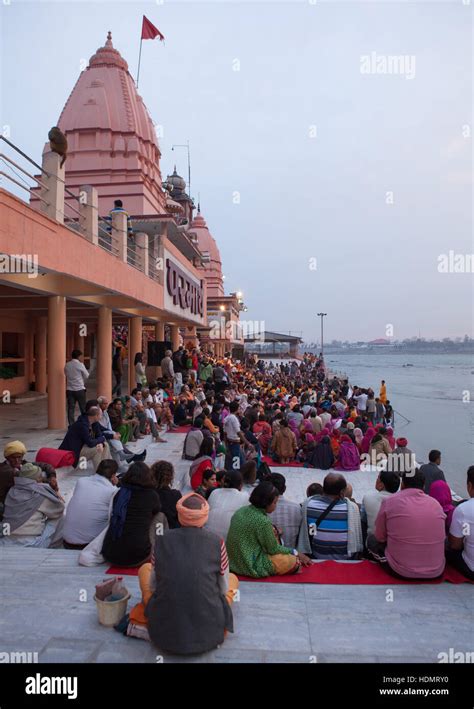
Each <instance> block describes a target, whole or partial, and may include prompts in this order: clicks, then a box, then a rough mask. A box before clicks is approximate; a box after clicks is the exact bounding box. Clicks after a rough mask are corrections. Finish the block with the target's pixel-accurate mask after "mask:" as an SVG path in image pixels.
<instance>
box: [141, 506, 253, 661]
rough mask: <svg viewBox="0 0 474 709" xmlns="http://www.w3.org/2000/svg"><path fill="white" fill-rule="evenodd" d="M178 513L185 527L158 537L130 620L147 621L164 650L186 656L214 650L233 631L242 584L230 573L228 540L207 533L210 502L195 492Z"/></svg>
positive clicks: (209, 532)
mask: <svg viewBox="0 0 474 709" xmlns="http://www.w3.org/2000/svg"><path fill="white" fill-rule="evenodd" d="M176 510H177V513H178V520H179V523H180V525H181V527H180V528H178V529H170V530H167V531H165V532H164V533H162V534H159V535H157V537H156V543H155V551H154V554H153V556H152V561H151V563H148V564H143V566H141V568H140V570H139V573H138V576H139V581H140V589H141V592H142V602H141V603H139V604H138V605H137V606H135V608H133V610H132V611H131V613H130V621H131V622H132V623H137V624H139V625H143V624H146V623H148V632H149V636H150V639H151V640H152V641H153V642H154V643H155V645H156V646H157V647H159V648H160V649H161V650H165V651H168V652H172V653H175V654H184V655H186V654H194V653H201V652H206V651H208V650H212V649H213V648H215V647H217V645H220V644H221V643H222V642H223V640H224V638H225V636H226V634H227V631H229V630H230V631H231V632H233V617H232V611H231V608H230V606H231V604H232V602H233V600H234V598H235V596H236V594H237V588H238V585H239V582H238V579H237V577H236V576H235V575H234V574H230V573H229V560H228V557H227V550H226V547H225V543H224V540H223V539H220V538H219V537H218V536H217V535H216V534H214V533H213V532H211V531H210V530H207V529H204V525H205V524H206V522H207V520H208V517H209V505H208V503H207V501H206V500H205V499H204V498H203V497H201V495H198V494H196V493H194V492H191V493H189V494H187V495H184V497H181V498H180V500H178V502H177V504H176Z"/></svg>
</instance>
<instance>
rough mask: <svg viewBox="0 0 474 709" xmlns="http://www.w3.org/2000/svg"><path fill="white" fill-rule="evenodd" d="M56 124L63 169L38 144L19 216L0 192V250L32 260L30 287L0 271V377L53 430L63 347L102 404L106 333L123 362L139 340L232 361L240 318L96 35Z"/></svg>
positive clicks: (150, 127)
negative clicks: (121, 333) (27, 395)
mask: <svg viewBox="0 0 474 709" xmlns="http://www.w3.org/2000/svg"><path fill="white" fill-rule="evenodd" d="M57 125H58V127H59V129H60V130H61V131H62V133H63V134H64V135H65V136H66V138H67V143H68V148H67V159H66V161H65V164H64V166H63V167H61V164H60V163H61V159H60V156H59V155H58V154H57V153H56V152H53V151H52V150H51V147H50V143H49V142H47V143H46V144H45V147H44V151H43V162H42V166H41V167H42V170H41V173H38V172H37V174H36V175H35V178H36V181H37V186H36V187H35V188H34V189H32V190H31V199H30V200H29V204H28V203H25V202H24V201H22V200H21V199H19V198H18V197H16V196H15V195H13V194H12V193H10V192H8V191H6V190H3V189H2V190H1V192H2V204H1V212H2V214H1V221H2V223H3V225H4V226H3V228H2V230H1V231H0V252H3V253H18V254H37V255H38V264H37V266H38V267H37V271H38V273H37V274H36V277H32V274H28V273H25V272H21V269H19V270H20V272H19V273H11V272H8V273H7V272H2V273H0V295H1V297H2V305H3V308H2V314H1V316H0V336H1V343H2V359H1V362H0V365H1V366H2V367H3V368H4V369H5V370H8V372H9V374H8V376H9V379H8V386H9V391H11V393H12V395H13V396H15V395H17V396H18V395H21V394H22V393H24V392H27V391H30V390H33V391H35V392H37V393H39V394H41V393H45V392H46V391H47V392H48V423H49V426H50V427H52V428H61V427H63V426H64V424H65V418H64V406H63V398H64V374H63V367H64V362H65V361H66V360H67V358H68V357H69V356H70V352H71V350H72V349H73V348H74V347H77V348H78V349H81V350H82V351H83V352H84V353H85V361H86V363H87V365H88V366H89V367H90V368H91V369H92V370H95V371H96V377H97V390H98V391H99V390H100V391H101V392H103V393H104V395H107V396H110V394H111V389H112V381H111V377H112V375H111V367H110V363H111V358H112V339H113V338H112V333H113V330H114V328H117V327H123V328H125V329H126V331H127V333H128V350H129V355H130V353H132V357H133V353H135V352H141V351H143V352H144V353H145V358H146V354H147V342H148V341H150V340H152V341H153V340H155V341H157V342H161V343H164V342H168V343H170V345H171V347H172V349H173V350H174V349H176V348H177V347H178V345H179V344H180V343H181V342H182V343H183V344H185V345H186V346H189V347H193V346H200V347H201V348H204V349H205V350H207V351H209V352H212V353H214V354H216V355H218V356H223V355H224V353H225V352H232V353H233V355H234V356H241V355H242V354H243V337H242V333H241V327H240V323H239V315H240V312H241V311H242V310H243V309H244V305H243V300H242V294H241V293H232V294H230V295H226V294H225V291H224V277H223V274H222V263H221V257H220V253H219V248H218V246H217V243H216V240H215V239H214V237H213V235H212V234H211V232H210V230H209V228H208V226H207V223H206V219H205V218H204V215H203V214H202V212H201V210H200V207H199V206H198V207H197V208H196V205H195V204H194V201H193V199H192V198H191V196H190V195H189V194H188V193H187V192H186V189H187V185H186V182H185V180H184V179H183V178H182V177H181V176H180V175H179V174H178V172H177V170H176V167H175V168H174V171H173V172H172V174H170V175H168V176H167V178H166V180H163V177H162V173H161V169H160V160H161V151H160V147H159V143H158V138H157V135H156V131H155V126H154V124H153V121H152V119H151V116H150V114H149V112H148V110H147V108H146V106H145V103H144V101H143V98H142V97H141V96H140V95H139V94H138V92H137V89H136V86H135V82H134V80H133V78H132V76H131V75H130V73H129V71H128V65H127V62H126V60H125V59H124V58H123V57H122V56H121V54H120V52H119V51H118V50H117V49H116V48H115V47H114V46H113V42H112V35H111V33H110V32H109V33H108V36H107V40H106V42H105V45H104V46H103V47H100V48H99V49H97V51H96V52H95V53H94V54H93V56H92V57H91V58H90V60H89V64H88V66H87V68H86V69H85V70H84V71H83V72H82V73H81V74H80V76H79V78H78V80H77V81H76V84H75V86H74V88H73V89H72V92H71V94H70V96H69V98H68V100H67V101H66V104H65V106H64V108H63V110H62V112H61V113H60V115H59V119H58V122H57ZM46 134H47V127H45V135H46ZM117 201H118V202H117ZM4 270H6V269H4ZM10 270H11V269H10ZM34 275H35V274H33V276H34ZM147 364H148V366H149V367H150V368H151V370H152V373H154V374H156V373H158V370H157V365H158V364H159V362H156V361H153V362H150V361H149V362H147ZM133 377H134V373H133V367H129V384H130V385H132V384H133Z"/></svg>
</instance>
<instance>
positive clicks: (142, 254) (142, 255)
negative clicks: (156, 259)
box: [135, 231, 149, 276]
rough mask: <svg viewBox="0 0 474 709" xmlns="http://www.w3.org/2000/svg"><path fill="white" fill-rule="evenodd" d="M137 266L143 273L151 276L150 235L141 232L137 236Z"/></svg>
mask: <svg viewBox="0 0 474 709" xmlns="http://www.w3.org/2000/svg"><path fill="white" fill-rule="evenodd" d="M135 244H136V251H135V253H136V259H137V265H138V267H139V268H140V270H141V271H143V273H144V274H145V275H146V276H148V274H149V254H148V234H145V233H144V232H142V231H139V232H137V233H136V234H135Z"/></svg>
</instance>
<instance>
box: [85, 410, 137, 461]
mask: <svg viewBox="0 0 474 709" xmlns="http://www.w3.org/2000/svg"><path fill="white" fill-rule="evenodd" d="M97 403H98V404H99V407H100V410H101V416H100V419H99V423H100V426H101V428H102V432H103V434H104V436H105V438H106V439H107V442H108V444H109V447H110V455H111V456H112V459H113V460H115V461H116V462H117V463H118V465H119V467H122V472H125V471H126V470H127V468H128V466H127V465H126V463H134V462H135V461H141V460H145V457H146V450H144V451H143V452H142V453H137V454H135V453H133V451H131V450H129V449H128V448H125V446H124V445H123V443H122V441H121V440H120V438H121V436H120V433H119V432H118V431H114V429H113V428H112V422H111V420H110V415H109V412H108V410H107V409H108V407H109V400H108V399H107V397H106V396H99V397H98V399H97ZM86 410H87V409H86Z"/></svg>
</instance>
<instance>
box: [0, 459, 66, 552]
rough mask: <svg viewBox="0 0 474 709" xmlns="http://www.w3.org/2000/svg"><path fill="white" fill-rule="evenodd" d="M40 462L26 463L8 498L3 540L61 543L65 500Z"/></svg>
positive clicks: (37, 544)
mask: <svg viewBox="0 0 474 709" xmlns="http://www.w3.org/2000/svg"><path fill="white" fill-rule="evenodd" d="M42 479H43V471H42V470H41V468H40V467H39V466H38V465H34V464H33V463H25V464H23V465H22V466H21V468H20V470H19V471H18V475H17V476H16V477H15V479H14V485H13V487H11V488H10V490H9V491H8V494H7V497H6V499H5V511H4V515H3V523H2V531H3V538H2V540H3V543H4V544H18V545H20V546H26V547H41V548H42V549H47V548H50V549H51V548H56V547H59V546H61V545H62V527H63V512H64V502H63V501H62V500H60V499H59V497H58V496H57V494H56V493H55V492H54V490H53V489H52V488H51V487H50V485H48V484H47V483H44V482H42Z"/></svg>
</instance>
